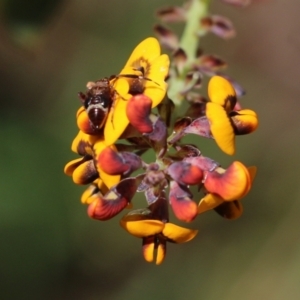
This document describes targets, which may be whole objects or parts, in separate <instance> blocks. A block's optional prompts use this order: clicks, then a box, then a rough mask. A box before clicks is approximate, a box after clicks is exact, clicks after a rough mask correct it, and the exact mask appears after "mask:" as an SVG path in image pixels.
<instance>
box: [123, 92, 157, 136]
mask: <svg viewBox="0 0 300 300" xmlns="http://www.w3.org/2000/svg"><path fill="white" fill-rule="evenodd" d="M151 107H152V100H151V99H150V98H149V97H147V96H145V95H143V94H139V95H136V96H133V97H131V99H130V100H129V101H128V104H127V106H126V114H127V117H128V119H129V122H130V123H131V125H133V126H134V127H135V128H136V129H137V130H138V131H139V132H140V133H150V132H152V130H153V127H152V122H151V121H150V119H149V115H150V113H151Z"/></svg>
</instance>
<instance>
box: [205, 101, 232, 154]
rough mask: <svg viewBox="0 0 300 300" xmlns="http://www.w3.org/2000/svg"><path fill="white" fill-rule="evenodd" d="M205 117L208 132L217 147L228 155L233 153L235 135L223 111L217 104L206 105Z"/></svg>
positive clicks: (209, 103)
mask: <svg viewBox="0 0 300 300" xmlns="http://www.w3.org/2000/svg"><path fill="white" fill-rule="evenodd" d="M206 117H207V119H208V120H209V122H210V130H211V133H212V135H213V137H214V138H215V141H216V143H217V145H218V146H219V147H220V149H221V150H222V151H224V152H225V153H226V154H228V155H233V154H234V152H235V135H234V131H233V127H232V124H231V122H230V119H229V117H228V115H227V113H226V111H225V109H224V108H223V107H222V106H220V105H219V104H216V103H212V102H208V103H207V104H206Z"/></svg>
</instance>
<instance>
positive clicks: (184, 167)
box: [168, 162, 203, 185]
mask: <svg viewBox="0 0 300 300" xmlns="http://www.w3.org/2000/svg"><path fill="white" fill-rule="evenodd" d="M168 174H169V175H170V176H171V177H172V178H173V179H174V180H175V181H177V182H180V183H181V184H186V185H194V184H199V183H201V181H202V179H203V171H202V170H201V169H200V168H198V167H197V166H194V165H192V164H190V163H187V162H175V163H173V164H171V165H170V166H169V168H168Z"/></svg>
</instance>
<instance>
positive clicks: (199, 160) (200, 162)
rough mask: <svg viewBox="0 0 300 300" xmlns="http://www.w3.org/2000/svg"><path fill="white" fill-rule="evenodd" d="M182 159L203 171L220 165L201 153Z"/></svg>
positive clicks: (211, 169)
mask: <svg viewBox="0 0 300 300" xmlns="http://www.w3.org/2000/svg"><path fill="white" fill-rule="evenodd" d="M184 161H185V162H188V163H190V164H193V165H195V166H197V167H199V168H200V169H201V170H203V171H213V170H214V169H216V168H217V167H219V166H220V164H219V163H217V162H216V161H214V160H212V159H211V158H209V157H205V156H203V155H200V156H195V157H187V158H185V159H184Z"/></svg>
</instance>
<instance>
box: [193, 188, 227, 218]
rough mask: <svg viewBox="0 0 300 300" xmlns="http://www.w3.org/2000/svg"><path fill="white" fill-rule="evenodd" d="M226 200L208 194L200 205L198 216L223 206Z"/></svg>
mask: <svg viewBox="0 0 300 300" xmlns="http://www.w3.org/2000/svg"><path fill="white" fill-rule="evenodd" d="M223 202H224V200H223V199H222V198H221V197H220V196H218V195H215V194H212V193H208V194H206V195H205V197H204V198H202V199H201V200H200V202H199V204H198V214H201V213H204V212H206V211H208V210H211V209H213V208H215V207H217V206H219V205H220V204H222V203H223Z"/></svg>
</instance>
